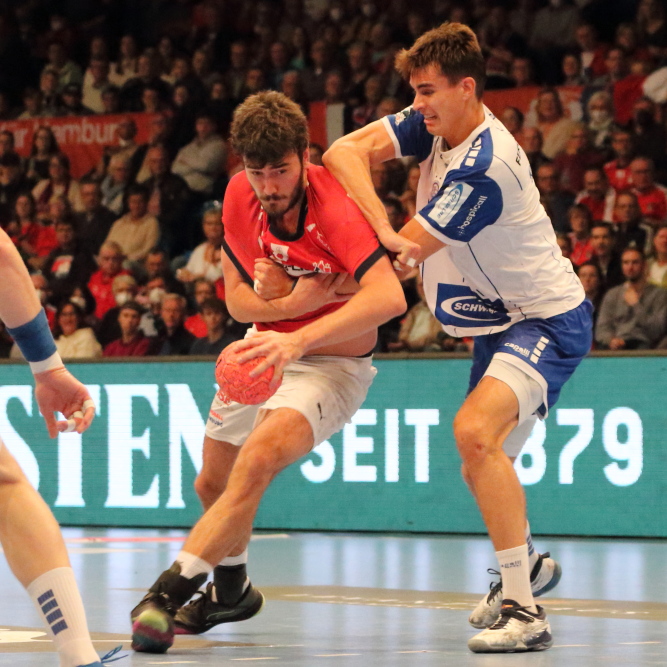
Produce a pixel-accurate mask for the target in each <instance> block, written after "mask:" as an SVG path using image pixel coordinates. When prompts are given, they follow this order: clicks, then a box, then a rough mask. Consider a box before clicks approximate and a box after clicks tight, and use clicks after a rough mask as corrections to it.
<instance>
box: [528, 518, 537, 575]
mask: <svg viewBox="0 0 667 667" xmlns="http://www.w3.org/2000/svg"><path fill="white" fill-rule="evenodd" d="M526 545H527V546H528V561H529V565H530V571H531V572H532V571H533V568H534V567H535V563H537V559H538V558H539V556H540V554H538V553H537V551H535V547H534V546H533V536H532V535H531V534H530V524H529V523H528V519H526Z"/></svg>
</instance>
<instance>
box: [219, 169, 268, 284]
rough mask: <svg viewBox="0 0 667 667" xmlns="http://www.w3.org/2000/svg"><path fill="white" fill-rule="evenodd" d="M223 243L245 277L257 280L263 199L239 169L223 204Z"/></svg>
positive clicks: (228, 187)
mask: <svg viewBox="0 0 667 667" xmlns="http://www.w3.org/2000/svg"><path fill="white" fill-rule="evenodd" d="M222 226H223V229H224V237H223V241H222V247H223V249H224V251H225V253H226V254H227V256H228V257H229V259H230V260H231V261H232V262H233V263H234V266H235V267H236V269H237V270H238V272H239V273H240V274H241V276H243V279H244V280H245V281H246V282H247V283H248V284H250V285H252V284H253V280H252V276H253V274H254V271H255V259H256V258H257V257H261V256H263V255H262V253H261V252H260V248H259V243H258V242H257V239H258V238H259V233H260V226H259V203H258V201H257V198H256V197H255V193H254V192H253V190H252V188H251V187H250V183H248V178H247V177H246V175H245V172H244V171H242V172H239V173H238V174H236V175H235V176H234V177H233V178H232V179H231V180H230V181H229V184H228V186H227V190H226V192H225V199H224V202H223V204H222Z"/></svg>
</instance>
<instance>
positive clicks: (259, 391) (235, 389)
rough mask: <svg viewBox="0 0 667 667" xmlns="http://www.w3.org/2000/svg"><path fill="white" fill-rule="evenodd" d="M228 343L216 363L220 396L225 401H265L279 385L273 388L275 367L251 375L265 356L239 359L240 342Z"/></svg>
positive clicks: (249, 402)
mask: <svg viewBox="0 0 667 667" xmlns="http://www.w3.org/2000/svg"><path fill="white" fill-rule="evenodd" d="M240 342H241V341H235V342H234V343H231V344H230V345H228V346H227V347H226V348H225V349H224V350H223V351H222V352H221V353H220V356H219V357H218V360H217V361H216V363H215V379H216V380H217V382H218V385H219V387H220V389H219V391H218V398H220V400H221V401H223V402H224V403H227V404H229V403H231V402H232V401H234V402H236V403H243V404H244V405H257V404H258V403H264V401H266V400H268V399H269V398H271V396H273V394H275V393H276V390H277V389H278V386H276V387H275V388H271V380H272V379H273V373H274V368H273V366H270V367H269V368H268V369H267V370H265V371H264V372H263V373H262V374H261V375H258V376H257V377H250V371H252V370H253V369H255V368H256V367H257V366H259V364H261V363H262V362H263V361H264V359H265V357H255V358H254V359H250V360H249V361H246V362H245V363H240V362H239V361H238V356H239V353H240V351H239V349H238V347H239V343H240Z"/></svg>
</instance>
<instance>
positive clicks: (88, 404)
mask: <svg viewBox="0 0 667 667" xmlns="http://www.w3.org/2000/svg"><path fill="white" fill-rule="evenodd" d="M88 408H92V409H93V410H95V403H93V400H92V399H91V398H87V399H86V400H85V401H84V402H83V411H84V412H85V411H86V410H88ZM75 414H76V413H75Z"/></svg>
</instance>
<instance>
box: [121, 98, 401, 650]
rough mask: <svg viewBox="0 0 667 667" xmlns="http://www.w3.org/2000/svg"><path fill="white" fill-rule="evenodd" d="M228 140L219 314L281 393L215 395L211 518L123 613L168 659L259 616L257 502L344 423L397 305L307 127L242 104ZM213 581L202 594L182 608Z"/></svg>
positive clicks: (384, 266)
mask: <svg viewBox="0 0 667 667" xmlns="http://www.w3.org/2000/svg"><path fill="white" fill-rule="evenodd" d="M231 136H232V143H233V145H234V148H235V150H236V151H237V152H238V153H239V154H240V155H241V156H242V157H243V162H244V166H245V170H244V171H242V172H240V173H239V174H237V175H236V176H234V178H232V180H231V181H230V183H229V186H228V188H227V191H226V193H225V201H224V206H223V213H222V218H223V224H224V228H225V237H224V241H223V255H222V267H223V272H224V280H225V288H226V296H227V306H228V308H229V312H230V314H231V315H232V316H233V317H234V318H235V319H236V320H238V321H241V322H251V323H253V326H252V328H251V329H250V330H249V332H248V336H247V337H246V339H245V341H244V343H243V345H244V346H245V347H246V350H245V351H244V352H243V357H242V359H241V360H242V361H243V360H246V359H250V358H254V357H258V356H262V357H265V358H266V359H265V361H264V362H263V363H262V364H260V365H259V366H258V367H257V369H256V371H255V372H256V373H257V374H259V373H261V372H262V371H263V370H265V369H266V368H268V367H269V366H273V367H274V371H275V373H274V381H275V382H276V383H278V382H280V380H281V378H282V384H281V385H280V387H279V389H278V391H277V392H276V393H275V394H274V395H273V396H272V397H271V398H269V399H268V400H267V401H266V402H265V403H263V404H260V405H240V404H237V403H232V404H231V405H229V406H226V405H224V404H223V403H222V402H221V401H220V400H219V399H218V398H217V397H216V398H214V400H213V404H212V406H211V411H210V414H209V418H208V422H207V425H206V437H205V440H204V464H203V468H202V471H201V473H200V474H199V476H198V478H197V481H196V483H195V485H196V490H197V493H198V495H199V497H200V499H201V501H202V504H203V506H204V509H205V510H206V512H205V514H204V516H203V517H202V518H201V519H200V520H199V522H198V523H197V524H196V525H195V527H194V528H193V530H192V532H191V533H190V536H189V537H188V539H187V540H186V542H185V544H184V545H183V549H182V551H181V552H180V553H179V554H178V556H177V558H176V560H175V562H174V563H173V565H172V566H171V567H170V568H169V570H166V571H165V572H163V573H162V574H161V575H160V577H159V578H158V579H157V581H156V582H155V583H154V584H153V585H152V586H151V588H150V590H149V592H148V593H147V594H146V596H145V597H144V598H143V599H142V601H141V602H140V603H139V604H138V605H137V607H135V609H134V610H133V611H132V613H131V618H132V621H133V647H134V648H135V649H136V650H139V651H149V652H162V651H165V650H167V648H168V647H169V646H170V645H171V643H172V642H173V635H174V632H176V633H193V634H195V633H196V634H198V633H201V632H205V631H206V630H208V629H210V628H212V627H213V626H215V625H218V624H219V623H227V622H231V621H241V620H245V619H247V618H250V617H252V616H254V615H255V614H257V613H258V612H259V610H260V609H261V607H262V604H263V602H264V598H263V596H262V594H261V593H260V592H259V591H258V590H257V589H256V588H253V586H252V585H251V584H250V581H249V579H248V577H247V575H246V562H247V557H248V552H247V545H248V541H249V539H250V533H251V531H252V522H253V519H254V516H255V513H256V511H257V507H258V506H259V502H260V500H261V498H262V495H263V494H264V491H265V490H266V488H267V487H268V486H269V484H270V483H271V480H272V479H273V478H274V477H275V476H276V475H277V474H278V473H279V472H280V471H281V470H283V469H284V468H285V467H287V466H288V465H290V464H291V463H294V462H295V461H297V460H298V459H300V458H301V457H303V456H305V455H306V454H308V453H309V452H310V451H311V450H312V449H313V447H315V446H317V445H318V444H319V443H321V442H323V441H324V440H326V439H327V438H329V437H330V436H332V435H333V434H334V433H336V432H337V431H339V430H340V429H341V428H342V427H343V425H344V424H345V423H347V422H349V421H350V419H351V418H352V416H353V415H354V413H355V412H356V411H357V410H358V408H359V407H360V406H361V404H362V403H363V401H364V399H365V397H366V393H367V391H368V388H369V387H370V385H371V382H372V381H373V377H374V376H375V369H374V368H373V366H372V360H371V351H372V350H373V348H374V347H375V343H376V339H377V327H378V326H379V325H380V324H382V323H384V322H386V321H387V320H389V319H391V318H393V317H396V316H397V315H399V314H401V313H402V312H404V311H405V308H406V305H405V299H404V296H403V290H402V288H401V286H400V283H399V281H398V279H397V278H396V276H395V274H394V271H393V269H392V266H391V263H390V261H389V259H388V257H387V255H386V253H385V251H384V250H383V249H382V247H381V246H380V244H379V242H378V240H377V237H376V236H375V233H374V232H373V230H372V229H371V227H370V226H369V224H368V223H367V222H366V220H365V219H364V217H363V216H362V214H361V212H360V210H359V209H358V208H357V206H356V205H355V204H354V203H353V202H352V200H351V199H350V198H349V197H348V196H347V195H346V193H345V191H344V190H343V188H342V187H341V186H340V185H339V184H338V182H337V181H336V180H335V179H334V178H333V177H332V176H331V175H330V174H329V172H328V171H327V170H326V169H324V168H323V167H316V166H313V165H309V164H308V128H307V123H306V118H305V116H304V115H303V113H302V112H301V110H300V108H299V107H298V105H296V104H294V103H293V102H292V101H290V100H289V99H288V98H287V97H285V96H284V95H282V94H281V93H277V92H263V93H259V94H257V95H253V96H251V97H249V98H247V99H246V101H245V102H244V103H243V104H241V106H239V107H238V109H237V110H236V112H235V114H234V121H233V124H232V131H231ZM211 573H212V574H213V581H212V582H211V583H209V584H208V586H207V587H206V590H205V592H204V594H203V595H200V596H199V597H198V598H196V599H195V600H194V601H193V602H191V603H190V604H188V605H186V606H183V605H185V603H186V602H187V601H188V600H189V599H190V598H191V597H192V595H193V594H194V593H195V592H196V591H197V590H198V589H199V588H200V586H202V585H203V583H204V582H206V580H207V579H208V578H209V575H210V574H211Z"/></svg>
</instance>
